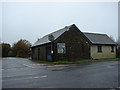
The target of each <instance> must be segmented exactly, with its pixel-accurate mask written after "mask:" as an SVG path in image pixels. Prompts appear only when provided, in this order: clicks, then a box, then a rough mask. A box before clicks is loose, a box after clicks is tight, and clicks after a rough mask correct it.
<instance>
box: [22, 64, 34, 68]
mask: <svg viewBox="0 0 120 90" xmlns="http://www.w3.org/2000/svg"><path fill="white" fill-rule="evenodd" d="M23 65H24V66H26V67H30V68H35V67H32V66H29V65H27V64H23Z"/></svg>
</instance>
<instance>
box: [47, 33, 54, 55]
mask: <svg viewBox="0 0 120 90" xmlns="http://www.w3.org/2000/svg"><path fill="white" fill-rule="evenodd" d="M48 40H49V41H51V54H53V48H52V42H53V41H54V36H53V35H52V34H50V35H49V36H48Z"/></svg>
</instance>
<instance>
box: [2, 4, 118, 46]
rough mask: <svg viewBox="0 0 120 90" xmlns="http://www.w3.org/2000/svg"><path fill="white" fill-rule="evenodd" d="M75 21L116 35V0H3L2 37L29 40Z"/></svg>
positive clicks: (87, 28)
mask: <svg viewBox="0 0 120 90" xmlns="http://www.w3.org/2000/svg"><path fill="white" fill-rule="evenodd" d="M71 24H75V25H76V26H77V27H78V28H79V29H80V30H81V31H83V32H94V33H105V34H107V35H109V36H111V35H112V36H113V37H114V39H115V40H116V39H117V38H118V3H117V2H106V3H105V2H93V3H92V2H90V3H88V2H84V3H83V2H77V3H73V2H72V3H70V2H66V3H65V2H64V3H61V2H58V3H54V2H48V3H42V2H39V3H33V2H31V3H29V2H27V3H25V2H23V3H22V2H21V3H20V2H19V3H14V2H4V3H3V4H2V25H3V27H2V28H3V29H2V41H3V42H5V43H10V44H11V45H12V44H13V43H14V42H17V41H18V40H20V39H26V40H28V41H30V42H31V43H32V44H33V43H34V42H35V41H36V40H37V39H38V38H40V37H43V36H44V35H46V34H49V33H51V32H53V31H56V30H59V29H61V28H63V27H65V26H67V25H71Z"/></svg>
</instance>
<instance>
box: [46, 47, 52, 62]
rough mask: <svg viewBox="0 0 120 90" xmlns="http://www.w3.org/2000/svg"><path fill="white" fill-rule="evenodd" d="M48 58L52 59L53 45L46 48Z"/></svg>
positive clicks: (48, 59)
mask: <svg viewBox="0 0 120 90" xmlns="http://www.w3.org/2000/svg"><path fill="white" fill-rule="evenodd" d="M46 60H47V61H52V54H51V47H47V48H46Z"/></svg>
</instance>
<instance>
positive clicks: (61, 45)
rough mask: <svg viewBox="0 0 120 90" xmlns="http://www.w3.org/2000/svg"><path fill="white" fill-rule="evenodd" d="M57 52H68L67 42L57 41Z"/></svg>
mask: <svg viewBox="0 0 120 90" xmlns="http://www.w3.org/2000/svg"><path fill="white" fill-rule="evenodd" d="M57 52H58V53H66V48H65V43H57Z"/></svg>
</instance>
